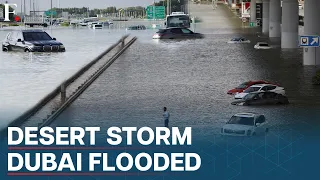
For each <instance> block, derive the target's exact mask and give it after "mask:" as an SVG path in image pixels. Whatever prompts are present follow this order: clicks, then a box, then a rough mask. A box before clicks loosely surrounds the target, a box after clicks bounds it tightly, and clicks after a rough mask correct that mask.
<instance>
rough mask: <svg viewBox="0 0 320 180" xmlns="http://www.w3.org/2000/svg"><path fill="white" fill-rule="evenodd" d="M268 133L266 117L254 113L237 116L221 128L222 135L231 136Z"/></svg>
mask: <svg viewBox="0 0 320 180" xmlns="http://www.w3.org/2000/svg"><path fill="white" fill-rule="evenodd" d="M268 131H269V128H268V124H267V122H266V118H265V116H264V115H260V114H254V113H238V114H235V115H233V116H232V117H231V118H230V120H229V121H228V122H227V123H226V124H225V125H224V126H223V127H222V128H221V134H222V135H229V136H254V135H264V134H265V133H267V132H268Z"/></svg>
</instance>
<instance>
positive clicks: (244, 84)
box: [236, 82, 249, 89]
mask: <svg viewBox="0 0 320 180" xmlns="http://www.w3.org/2000/svg"><path fill="white" fill-rule="evenodd" d="M248 84H249V82H245V83H242V84H240V85H239V86H238V87H236V89H245V88H246V87H247V86H248Z"/></svg>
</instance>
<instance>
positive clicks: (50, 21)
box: [50, 0, 53, 33]
mask: <svg viewBox="0 0 320 180" xmlns="http://www.w3.org/2000/svg"><path fill="white" fill-rule="evenodd" d="M50 15H51V17H50V29H51V31H52V18H53V14H52V0H51V9H50ZM51 33H52V32H51Z"/></svg>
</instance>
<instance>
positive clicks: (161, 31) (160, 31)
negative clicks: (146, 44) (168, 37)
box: [157, 29, 166, 33]
mask: <svg viewBox="0 0 320 180" xmlns="http://www.w3.org/2000/svg"><path fill="white" fill-rule="evenodd" d="M165 32H166V29H159V31H157V33H165Z"/></svg>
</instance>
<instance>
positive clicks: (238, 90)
mask: <svg viewBox="0 0 320 180" xmlns="http://www.w3.org/2000/svg"><path fill="white" fill-rule="evenodd" d="M255 84H271V83H269V82H267V81H263V80H259V81H247V82H244V83H242V84H240V85H239V86H238V87H236V88H233V89H231V90H229V91H228V92H227V94H230V95H234V94H236V93H241V92H243V91H244V90H246V89H247V88H249V87H250V86H252V85H255Z"/></svg>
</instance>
